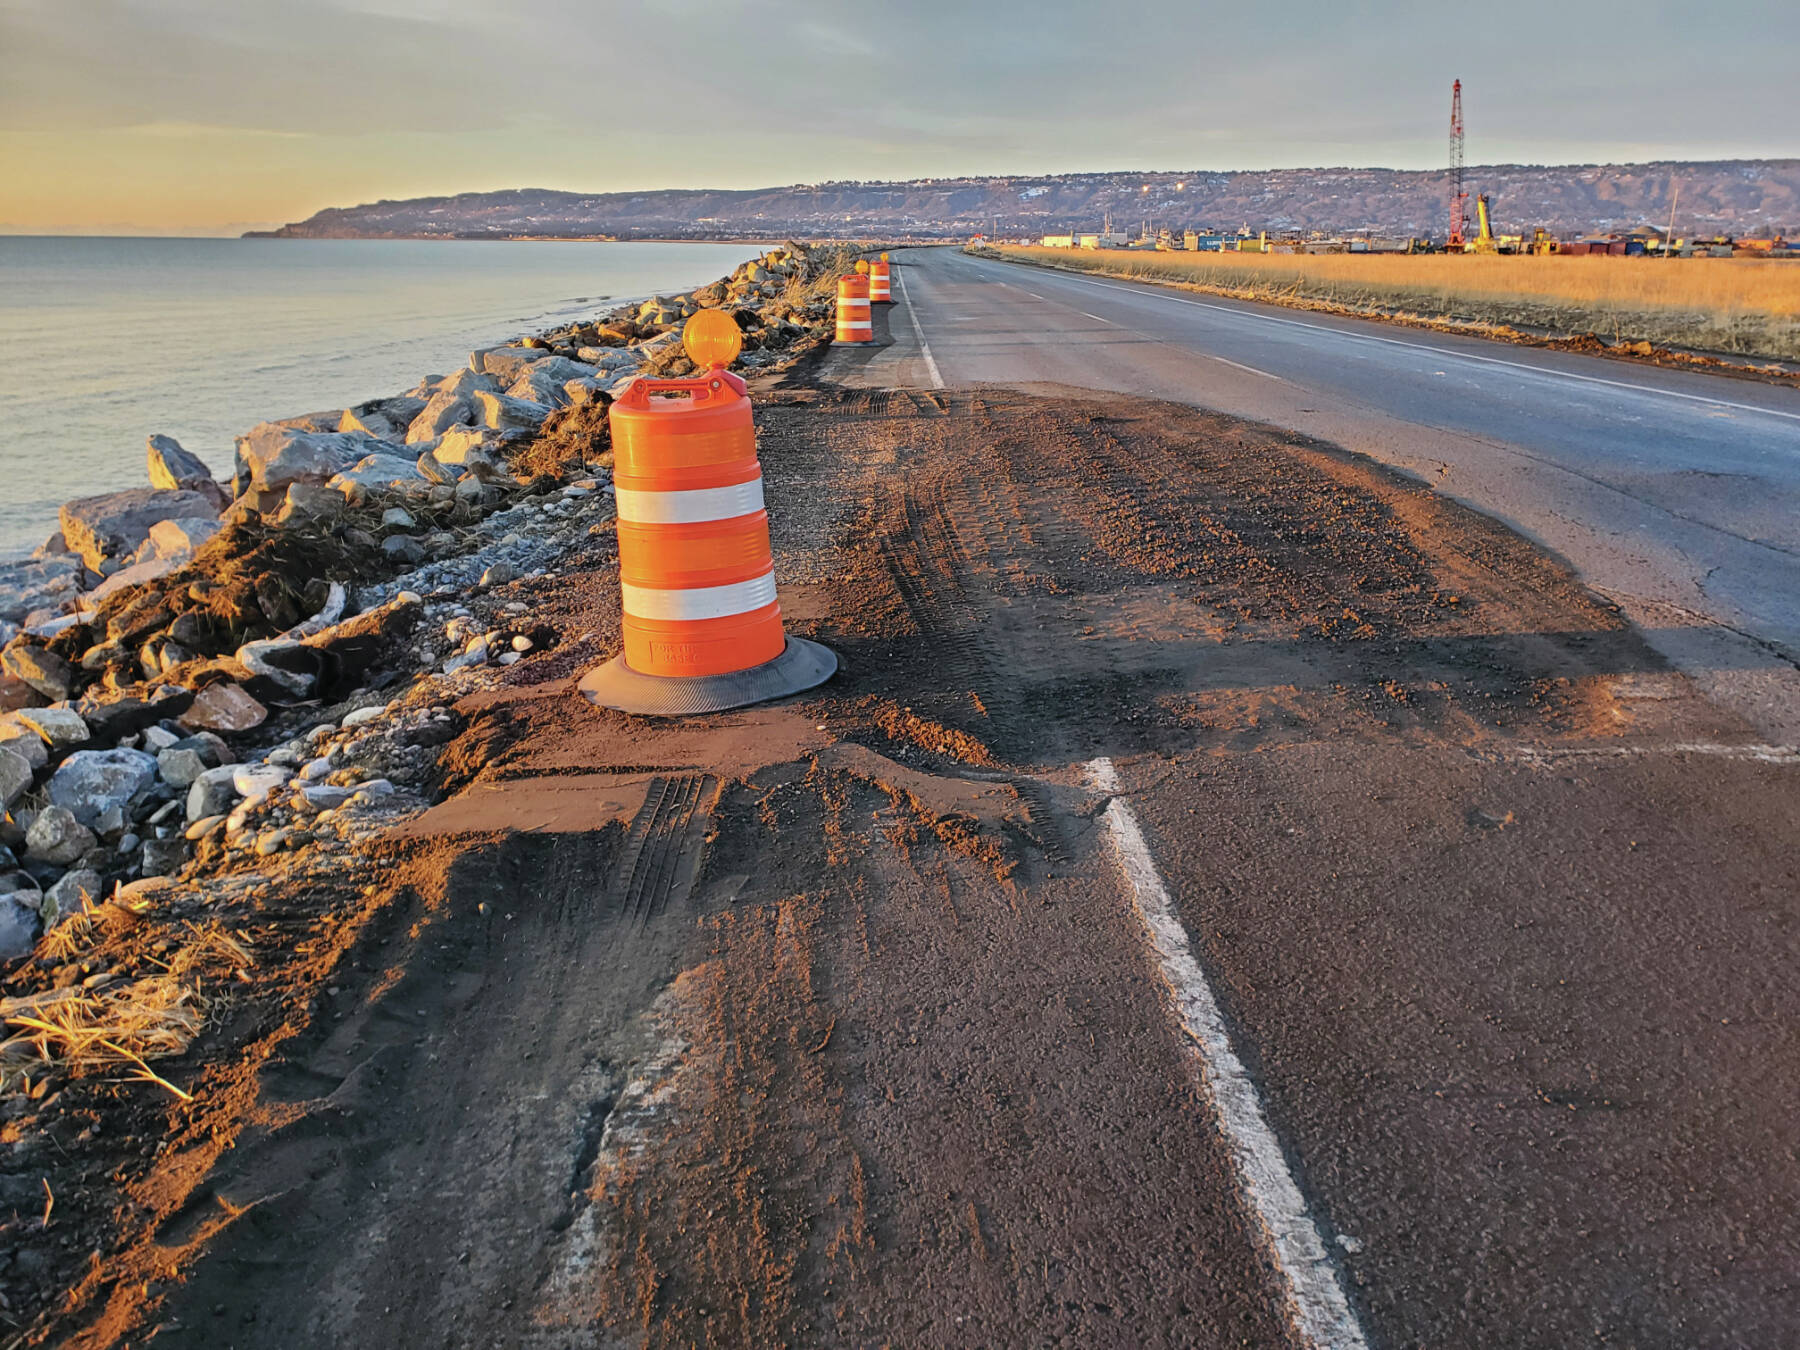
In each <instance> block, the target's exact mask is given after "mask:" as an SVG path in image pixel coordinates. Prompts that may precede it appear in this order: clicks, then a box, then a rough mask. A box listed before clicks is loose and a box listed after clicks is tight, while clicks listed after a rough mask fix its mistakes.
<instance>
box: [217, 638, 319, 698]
mask: <svg viewBox="0 0 1800 1350" xmlns="http://www.w3.org/2000/svg"><path fill="white" fill-rule="evenodd" d="M236 659H237V663H238V664H239V665H240V666H242V667H243V668H244V669H245V670H247V671H249V672H250V673H251V674H252V675H254V676H260V677H261V678H263V679H266V680H270V681H272V682H274V683H275V684H276V685H278V686H279V687H280V688H282V689H284V690H286V691H287V692H288V693H289V694H292V695H293V696H294V697H296V698H305V697H306V696H307V695H309V694H310V693H312V691H313V685H314V684H315V683H316V682H317V680H318V669H319V653H318V652H317V650H315V649H314V648H312V647H308V646H307V645H306V644H305V643H303V642H295V641H293V640H292V639H290V638H270V639H268V640H267V641H264V642H246V643H245V644H244V645H243V646H241V647H239V648H238V649H237V652H236Z"/></svg>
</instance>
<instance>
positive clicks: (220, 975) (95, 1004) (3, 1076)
mask: <svg viewBox="0 0 1800 1350" xmlns="http://www.w3.org/2000/svg"><path fill="white" fill-rule="evenodd" d="M141 921H142V916H141V915H140V914H138V913H137V912H135V911H133V910H131V909H127V908H124V907H122V906H120V905H117V904H114V903H111V902H109V903H107V904H105V905H101V906H98V907H96V908H94V909H91V910H86V911H83V912H82V913H79V914H74V915H71V916H70V917H69V918H68V919H66V920H64V921H63V922H62V923H61V924H59V925H58V926H57V927H56V928H55V929H54V930H53V931H52V932H51V933H50V935H49V936H48V937H47V938H45V940H44V941H45V950H47V951H48V950H51V949H52V945H53V944H60V945H59V946H57V947H56V950H57V951H58V952H59V953H66V954H68V955H75V954H79V953H81V952H83V951H86V950H87V949H88V948H89V947H91V946H92V945H93V944H94V943H95V942H97V941H100V940H102V939H103V938H104V937H106V936H110V935H114V934H116V933H117V931H118V927H119V925H120V924H121V923H124V924H126V925H128V926H132V927H135V926H136V925H138V924H139V923H141ZM159 964H164V963H159ZM254 964H255V962H254V959H253V958H252V956H251V954H250V951H249V949H248V948H247V947H245V946H244V944H243V943H242V942H241V941H239V940H238V939H237V938H236V937H235V936H233V935H232V934H230V933H228V932H226V931H225V929H223V928H221V927H220V926H219V925H218V924H198V923H193V922H191V921H190V922H188V923H186V924H184V925H183V941H182V945H181V946H180V947H179V948H177V949H176V951H175V952H174V954H173V955H172V956H170V957H169V959H168V961H167V963H166V964H164V969H163V972H162V973H161V974H157V975H151V976H148V977H146V978H144V979H138V980H130V981H121V982H119V983H116V984H110V985H106V986H103V987H101V988H98V989H85V988H68V989H46V990H43V991H42V992H40V993H36V994H27V995H25V996H23V997H21V998H12V999H5V1000H0V1027H3V1028H4V1029H5V1030H6V1031H7V1032H8V1033H10V1034H8V1035H7V1036H6V1038H5V1039H4V1040H0V1096H3V1095H5V1094H7V1093H9V1092H15V1091H23V1090H27V1089H29V1087H30V1086H31V1082H32V1079H33V1078H40V1079H41V1078H42V1077H43V1076H44V1075H45V1074H48V1073H51V1072H53V1071H54V1072H64V1073H87V1072H95V1071H104V1070H109V1069H117V1068H124V1069H126V1070H128V1071H129V1074H128V1081H131V1082H141V1083H154V1084H156V1085H157V1086H158V1087H161V1088H165V1089H167V1090H168V1091H169V1092H172V1093H174V1094H175V1095H176V1096H178V1097H180V1098H182V1099H183V1100H187V1098H188V1094H187V1093H185V1092H183V1091H182V1090H181V1089H180V1088H178V1087H176V1086H175V1085H174V1084H173V1083H171V1082H169V1081H168V1080H167V1079H165V1078H163V1077H161V1076H160V1075H158V1074H157V1073H156V1072H155V1071H154V1070H153V1069H151V1067H150V1061H152V1060H158V1059H167V1058H168V1057H169V1056H171V1055H179V1054H181V1053H182V1052H183V1051H185V1050H186V1049H187V1048H188V1046H189V1045H191V1044H192V1043H193V1040H194V1037H195V1036H197V1035H199V1034H200V1031H201V1029H202V1027H204V1026H205V1024H206V1017H207V1013H208V1010H209V1003H208V1000H207V999H205V998H204V997H203V996H202V995H201V993H200V990H199V984H200V980H201V979H202V978H211V979H226V978H231V977H233V976H237V977H243V976H244V973H245V972H246V970H247V969H248V968H249V967H250V966H251V965H254Z"/></svg>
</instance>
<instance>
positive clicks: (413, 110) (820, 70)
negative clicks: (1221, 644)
mask: <svg viewBox="0 0 1800 1350" xmlns="http://www.w3.org/2000/svg"><path fill="white" fill-rule="evenodd" d="M1522 3H1523V8H1521V7H1520V6H1519V5H1515V7H1514V9H1513V10H1512V11H1509V13H1510V14H1511V15H1512V16H1513V19H1514V20H1515V21H1513V22H1508V23H1506V24H1503V25H1502V24H1494V25H1487V26H1484V27H1483V28H1482V29H1481V31H1480V33H1479V34H1477V35H1474V36H1472V35H1471V33H1470V31H1469V29H1468V26H1467V25H1458V24H1450V23H1445V22H1444V20H1443V10H1442V6H1441V3H1437V2H1436V0H1433V3H1424V2H1423V0H1417V2H1415V0H1399V2H1398V3H1394V2H1393V0H1390V2H1389V3H1384V4H1380V5H1376V4H1372V3H1357V0H1335V2H1334V3H1326V2H1325V0H1290V3H1288V4H1285V5H1280V6H1263V7H1247V6H1244V5H1242V4H1241V3H1236V2H1235V0H1234V2H1233V3H1229V4H1227V3H1222V0H1138V2H1137V3H1135V4H1133V5H1132V6H1131V7H1130V9H1129V10H1128V11H1118V12H1114V11H1109V10H1107V9H1105V8H1104V7H1096V6H1093V5H1092V4H1081V5H1077V4H1075V3H1072V0H1037V3H1031V4H1023V3H1018V0H991V2H990V3H986V4H979V5H972V4H968V3H967V0H909V3H908V4H907V5H906V6H905V7H904V8H903V9H902V8H899V7H889V6H876V5H871V4H866V3H863V4H859V3H854V0H850V2H848V3H847V2H846V0H528V3H524V4H519V5H504V4H496V3H494V0H0V133H4V132H13V133H27V132H30V133H42V134H49V133H56V134H57V135H58V136H59V137H60V138H61V140H60V142H59V143H61V144H63V145H64V146H65V147H66V153H65V155H64V157H63V158H62V160H61V161H59V164H58V165H57V166H53V167H52V169H51V170H50V172H52V173H54V174H58V175H61V177H62V178H63V179H64V180H66V182H65V183H64V186H65V187H66V188H67V190H68V192H69V193H70V194H75V195H78V194H79V193H80V192H83V191H98V190H99V189H100V188H101V187H102V186H103V184H101V183H99V181H98V175H101V174H103V173H104V172H107V171H108V170H107V169H106V168H105V167H104V166H106V165H108V164H110V163H112V162H113V159H114V157H115V149H114V148H113V147H114V146H115V144H116V142H117V138H118V137H120V136H122V135H129V136H132V137H136V138H138V139H137V142H136V143H137V144H140V145H141V144H143V143H144V142H145V141H147V140H149V139H157V140H159V141H160V142H166V143H169V144H170V145H172V146H177V147H179V146H182V145H185V146H186V147H187V151H186V158H185V159H184V158H183V157H182V155H181V154H177V153H174V152H173V151H172V152H171V154H170V155H169V156H168V157H167V158H166V160H165V161H163V163H164V168H165V171H166V172H169V173H172V174H175V175H177V176H179V175H180V174H181V173H183V172H184V171H185V172H186V173H187V174H189V175H191V176H192V177H193V178H194V179H195V180H196V181H198V180H201V179H206V178H216V177H217V176H218V174H219V166H220V165H221V164H224V163H227V162H229V163H237V162H239V161H240V160H242V159H244V158H251V159H254V156H255V155H257V154H260V155H265V156H266V155H268V154H270V153H271V151H270V147H272V146H275V145H277V144H278V143H281V144H284V145H286V146H287V147H288V149H287V150H284V152H283V154H282V155H280V156H277V158H278V159H280V160H281V161H282V162H283V163H284V164H287V165H288V166H289V167H288V179H287V190H288V191H289V194H290V200H291V202H292V209H291V210H288V211H284V212H282V213H283V214H287V215H289V216H299V215H304V214H306V213H307V211H309V210H310V209H312V208H313V207H314V206H316V205H326V204H331V203H334V202H336V203H342V202H346V201H350V200H356V199H357V197H356V194H358V193H365V192H367V193H371V195H387V196H393V195H399V194H401V193H404V192H410V191H414V190H418V187H417V185H419V184H422V183H428V184H430V185H431V188H432V189H434V190H440V191H445V192H451V191H457V190H463V189H475V188H479V187H496V186H508V185H517V184H520V183H527V182H529V183H535V184H541V185H544V186H569V187H575V188H580V189H592V190H602V189H616V188H627V187H633V186H645V187H650V186H663V185H669V184H678V183H681V184H704V185H709V186H711V185H718V186H756V185H761V184H765V183H771V182H777V183H778V182H796V181H817V180H819V179H823V178H831V177H863V178H873V177H888V176H899V177H904V176H914V175H936V174H954V173H963V172H1011V171H1023V172H1047V171H1054V170H1072V169H1078V168H1084V167H1121V166H1133V165H1137V166H1145V167H1148V166H1151V165H1160V166H1164V167H1168V168H1175V169H1190V168H1207V167H1262V166H1268V165H1279V164H1321V163H1333V162H1335V163H1352V164H1355V163H1385V164H1389V165H1394V166H1398V167H1409V166H1411V167H1419V166H1429V165H1434V164H1436V163H1438V162H1440V161H1441V160H1442V158H1443V156H1444V136H1445V123H1446V121H1447V117H1448V97H1449V84H1450V80H1451V79H1452V78H1454V77H1456V76H1458V75H1460V76H1462V78H1463V79H1464V81H1465V85H1466V88H1467V98H1468V112H1469V153H1470V157H1471V159H1472V160H1475V161H1481V160H1494V159H1499V158H1503V157H1504V158H1518V159H1537V160H1549V159H1566V158H1570V157H1573V158H1577V159H1599V158H1605V157H1606V154H1607V147H1608V146H1609V145H1612V144H1614V143H1616V142H1619V141H1621V140H1623V139H1624V138H1625V137H1627V136H1628V137H1629V138H1630V139H1631V141H1632V142H1633V143H1641V142H1643V141H1645V140H1650V141H1652V142H1653V143H1656V144H1658V145H1659V148H1660V149H1661V150H1662V151H1664V152H1665V153H1667V152H1674V153H1680V152H1681V150H1682V147H1684V146H1691V147H1695V148H1701V147H1703V148H1704V149H1705V151H1706V152H1707V153H1710V154H1717V153H1719V152H1720V150H1721V148H1729V147H1730V146H1732V145H1737V146H1740V147H1742V151H1741V152H1742V153H1754V152H1756V151H1757V150H1759V149H1766V148H1767V143H1768V142H1769V141H1772V140H1775V139H1776V138H1775V137H1774V135H1773V134H1772V133H1769V132H1766V131H1764V130H1762V129H1763V128H1771V127H1774V128H1778V127H1781V126H1783V125H1784V124H1785V123H1786V122H1787V121H1789V120H1791V118H1790V115H1789V112H1788V110H1787V109H1786V108H1785V101H1786V99H1785V93H1784V91H1785V90H1786V89H1787V88H1788V87H1789V85H1790V84H1791V74H1790V73H1789V72H1788V71H1787V69H1786V65H1787V63H1788V61H1789V59H1790V57H1789V50H1790V48H1791V44H1786V43H1783V42H1781V41H1774V40H1770V39H1769V37H1768V34H1769V33H1773V32H1781V31H1784V29H1783V27H1782V25H1783V24H1784V23H1785V22H1786V20H1785V19H1784V18H1783V14H1784V11H1785V7H1781V8H1778V7H1777V5H1776V4H1774V3H1771V2H1770V0H1743V3H1741V4H1740V5H1739V6H1738V7H1737V8H1736V9H1735V10H1734V12H1733V14H1734V18H1733V22H1732V23H1730V24H1714V23H1696V22H1695V21H1694V20H1693V11H1692V10H1691V7H1687V6H1683V5H1679V4H1675V3H1668V2H1666V0H1641V2H1640V4H1638V5H1636V6H1634V7H1633V9H1632V10H1631V11H1630V12H1629V14H1628V15H1627V16H1626V17H1624V18H1623V19H1622V18H1621V16H1620V15H1619V14H1618V13H1615V12H1612V11H1604V12H1595V11H1584V10H1579V9H1575V10H1570V9H1567V8H1566V7H1562V6H1558V7H1552V6H1550V5H1547V4H1542V3H1535V2H1534V0H1522ZM1658 128H1663V129H1666V140H1663V141H1661V142H1657V140H1656V136H1655V131H1656V129H1658ZM280 138H287V140H286V141H285V142H282V141H280ZM302 141H304V142H305V144H306V145H307V146H308V147H310V148H309V149H308V150H307V151H306V153H305V154H303V155H302V154H300V153H299V149H298V147H299V146H300V144H301V142H302ZM240 142H241V144H240ZM242 147H261V149H259V150H255V151H254V152H252V151H250V150H245V149H243V148H242ZM290 152H291V153H290ZM207 186H208V191H209V192H210V191H212V190H213V189H214V188H215V187H216V186H218V185H217V184H213V183H208V185H207ZM55 188H56V183H55V182H50V183H48V184H46V183H38V184H35V185H33V187H32V190H33V192H34V193H36V194H38V195H40V196H42V195H43V194H44V193H50V194H52V195H53V193H54V190H55ZM263 210H264V203H262V202H260V201H259V205H258V207H257V209H256V210H255V212H254V213H252V212H250V211H248V210H246V211H242V212H238V213H236V216H235V217H234V218H237V217H241V216H243V215H246V214H257V215H261V214H263Z"/></svg>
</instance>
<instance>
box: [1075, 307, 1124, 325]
mask: <svg viewBox="0 0 1800 1350" xmlns="http://www.w3.org/2000/svg"><path fill="white" fill-rule="evenodd" d="M1075 312H1076V313H1077V314H1079V315H1081V317H1082V318H1084V319H1092V320H1093V321H1094V322H1095V323H1103V324H1105V325H1106V326H1107V327H1108V328H1117V327H1118V326H1119V325H1118V324H1116V323H1114V322H1113V321H1112V320H1111V319H1103V318H1101V317H1100V316H1099V315H1098V314H1089V313H1088V312H1087V311H1086V310H1085V309H1078V310H1076V311H1075Z"/></svg>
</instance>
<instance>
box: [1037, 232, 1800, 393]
mask: <svg viewBox="0 0 1800 1350" xmlns="http://www.w3.org/2000/svg"><path fill="white" fill-rule="evenodd" d="M1014 265H1015V266H1024V265H1025V264H1014ZM1062 276H1063V280H1065V281H1073V282H1074V283H1075V284H1076V285H1078V286H1095V287H1098V288H1099V289H1100V290H1103V291H1122V292H1123V293H1124V294H1126V295H1136V296H1142V297H1144V298H1146V299H1154V300H1173V301H1174V302H1175V303H1176V304H1178V305H1192V306H1193V307H1194V308H1195V309H1216V310H1218V311H1219V312H1220V313H1221V314H1235V315H1237V316H1238V317H1239V318H1244V319H1258V320H1261V321H1262V322H1263V323H1279V324H1286V325H1287V326H1288V327H1289V328H1308V329H1311V330H1312V331H1313V332H1315V333H1330V334H1332V335H1334V336H1336V337H1342V338H1350V339H1351V340H1353V341H1357V342H1385V343H1386V344H1387V345H1388V346H1390V347H1410V348H1412V349H1413V350H1414V351H1419V352H1426V353H1429V354H1430V355H1432V356H1436V357H1448V358H1449V359H1451V360H1454V361H1476V362H1479V363H1481V364H1482V365H1488V366H1506V367H1508V368H1510V369H1512V370H1523V371H1525V372H1527V373H1529V374H1532V375H1547V376H1549V377H1550V378H1552V379H1558V380H1578V381H1580V382H1581V383H1583V384H1603V385H1607V386H1609V387H1610V388H1613V389H1628V390H1630V391H1631V392H1632V393H1634V394H1651V395H1654V396H1659V397H1662V398H1679V399H1685V400H1686V401H1688V402H1689V403H1705V404H1708V405H1710V406H1711V407H1714V408H1733V409H1735V410H1737V411H1738V412H1749V413H1762V414H1763V415H1764V416H1766V417H1784V418H1787V419H1788V420H1789V421H1792V422H1800V413H1791V412H1787V411H1785V410H1784V409H1781V408H1763V407H1759V406H1758V405H1756V404H1754V403H1734V402H1733V401H1732V400H1730V399H1725V398H1708V397H1707V396H1706V395H1704V394H1689V393H1686V392H1684V391H1682V390H1680V389H1656V388H1653V387H1652V386H1650V385H1647V384H1632V383H1631V382H1630V381H1629V380H1608V379H1605V378H1603V377H1602V376H1599V375H1580V374H1577V373H1576V372H1574V371H1572V370H1553V369H1550V368H1548V367H1546V366H1534V365H1531V364H1530V363H1529V362H1525V361H1505V360H1502V359H1501V358H1500V357H1497V356H1478V355H1476V354H1475V353H1474V352H1459V351H1457V350H1455V349H1454V348H1449V347H1433V346H1431V345H1430V344H1429V343H1424V342H1407V341H1405V340H1403V339H1401V338H1391V337H1380V336H1378V335H1376V334H1374V333H1355V332H1351V331H1349V330H1347V329H1343V328H1332V327H1330V326H1328V325H1326V324H1322V323H1306V322H1304V321H1303V320H1300V319H1282V318H1277V317H1276V316H1275V315H1273V314H1257V313H1255V312H1254V311H1252V310H1245V309H1237V308H1234V307H1233V306H1231V305H1214V304H1209V303H1207V302H1206V301H1204V300H1189V299H1187V298H1186V297H1185V296H1180V295H1167V294H1159V293H1158V292H1157V291H1155V290H1140V289H1138V288H1137V287H1135V286H1120V285H1114V284H1111V283H1108V282H1104V281H1094V280H1091V279H1090V278H1088V277H1075V276H1069V275H1068V274H1066V273H1064V274H1062ZM1088 317H1089V318H1092V317H1093V316H1092V315H1089V316H1088Z"/></svg>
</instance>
